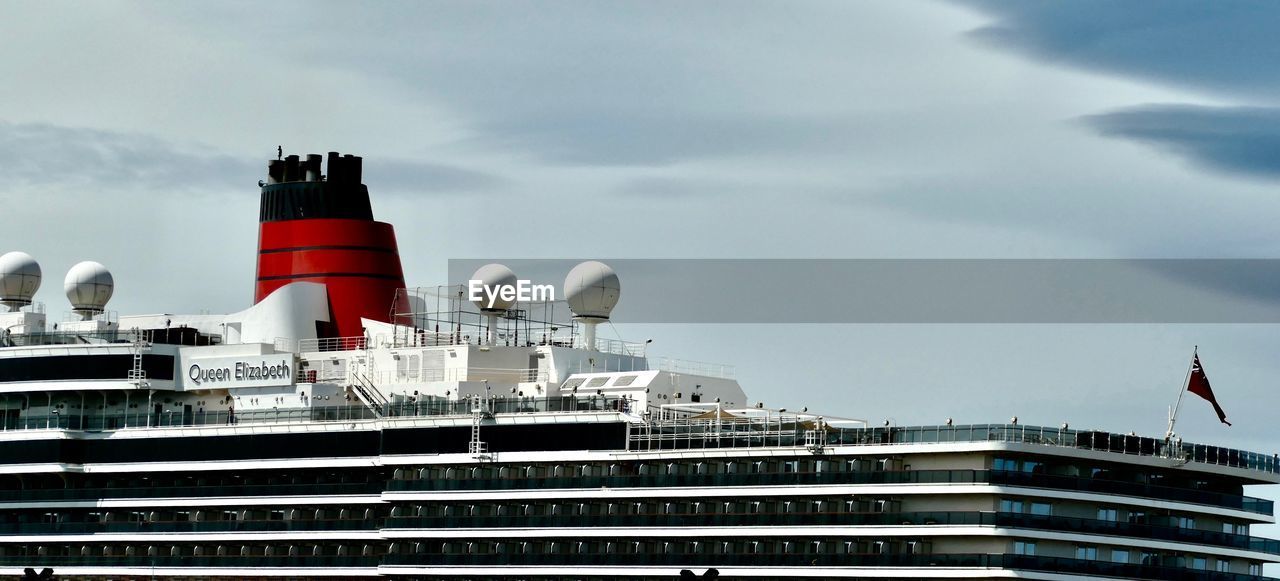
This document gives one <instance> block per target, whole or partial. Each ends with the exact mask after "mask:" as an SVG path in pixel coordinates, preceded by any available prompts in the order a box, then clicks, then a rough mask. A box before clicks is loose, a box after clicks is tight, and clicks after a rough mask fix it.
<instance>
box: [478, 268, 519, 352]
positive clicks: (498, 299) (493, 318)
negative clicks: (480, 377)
mask: <svg viewBox="0 0 1280 581" xmlns="http://www.w3.org/2000/svg"><path fill="white" fill-rule="evenodd" d="M471 280H474V281H479V282H480V285H481V287H482V288H481V293H480V299H479V300H476V301H472V304H474V305H475V306H476V308H478V309H480V312H481V313H484V318H485V322H486V324H487V326H488V331H487V332H486V334H485V344H486V345H490V346H492V345H497V344H498V315H501V314H502V313H505V312H507V311H508V310H509V309H511V307H514V306H515V305H516V302H515V300H513V299H512V298H510V296H509V295H508V296H507V297H504V296H503V295H504V292H503V291H505V290H506V289H514V288H515V287H516V283H517V282H519V281H518V280H517V279H516V273H514V272H512V271H511V269H510V268H507V266H506V265H504V264H497V263H493V264H486V265H484V266H481V267H480V268H478V269H476V272H475V274H472V275H471Z"/></svg>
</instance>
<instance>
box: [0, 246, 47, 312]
mask: <svg viewBox="0 0 1280 581" xmlns="http://www.w3.org/2000/svg"><path fill="white" fill-rule="evenodd" d="M40 280H41V274H40V263H38V262H36V259H34V258H32V257H31V255H30V254H27V253H26V252H16V251H15V252H9V253H6V254H5V255H4V256H0V302H4V303H6V304H11V305H29V304H31V299H32V297H34V296H35V295H36V291H37V290H40Z"/></svg>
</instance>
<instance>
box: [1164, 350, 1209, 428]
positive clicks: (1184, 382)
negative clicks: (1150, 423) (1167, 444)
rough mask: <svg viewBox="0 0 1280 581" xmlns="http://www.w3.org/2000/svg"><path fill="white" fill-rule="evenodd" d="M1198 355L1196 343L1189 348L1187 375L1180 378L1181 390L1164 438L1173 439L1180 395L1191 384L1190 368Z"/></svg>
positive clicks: (1180, 402)
mask: <svg viewBox="0 0 1280 581" xmlns="http://www.w3.org/2000/svg"><path fill="white" fill-rule="evenodd" d="M1199 356H1200V346H1199V345H1196V346H1194V347H1193V348H1192V350H1191V363H1188V364H1187V376H1186V377H1185V378H1183V380H1182V391H1179V392H1178V402H1177V403H1175V404H1173V413H1171V414H1169V430H1168V431H1166V432H1165V435H1164V437H1165V439H1173V424H1174V422H1176V421H1178V408H1180V407H1182V396H1183V395H1185V394H1186V393H1187V386H1188V385H1190V384H1191V368H1192V367H1195V364H1196V357H1199Z"/></svg>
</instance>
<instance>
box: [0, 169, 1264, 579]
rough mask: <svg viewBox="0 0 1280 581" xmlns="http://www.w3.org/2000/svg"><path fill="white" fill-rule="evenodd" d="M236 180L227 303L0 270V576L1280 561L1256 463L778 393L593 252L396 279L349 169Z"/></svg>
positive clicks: (987, 570)
mask: <svg viewBox="0 0 1280 581" xmlns="http://www.w3.org/2000/svg"><path fill="white" fill-rule="evenodd" d="M326 157H327V159H326ZM259 185H260V187H261V210H260V213H259V223H260V224H259V241H258V256H257V275H256V281H255V284H254V300H253V302H252V304H248V301H246V307H247V308H246V309H245V310H243V311H241V312H238V313H233V314H228V315H210V314H198V315H183V314H158V315H121V314H117V313H115V312H114V311H112V310H110V309H109V308H108V307H109V301H110V299H111V297H112V295H113V294H114V293H115V283H114V279H113V277H112V276H111V273H110V272H109V270H108V269H107V268H106V267H104V266H103V265H101V264H98V263H95V262H82V263H79V264H76V265H75V266H73V267H71V268H70V269H69V271H68V272H67V274H66V277H65V280H64V290H65V291H66V295H67V297H68V299H69V305H68V307H67V308H66V311H67V312H68V316H66V317H63V318H62V320H58V321H53V320H50V317H48V316H47V314H46V310H45V308H44V307H43V306H42V305H41V303H38V302H35V301H34V297H35V294H36V291H37V289H38V288H39V287H40V284H41V281H42V274H41V269H40V266H39V264H38V263H37V261H36V260H35V259H34V258H32V257H31V256H29V255H27V254H24V253H22V252H18V251H16V250H15V251H13V252H9V253H8V254H5V255H4V256H3V257H2V258H0V301H2V302H3V304H4V306H5V307H6V308H4V309H3V310H4V311H5V312H3V313H0V330H2V332H0V406H2V407H0V409H3V422H0V423H2V426H0V428H2V429H0V483H2V484H0V576H7V577H8V578H22V577H23V576H24V575H25V576H27V577H28V578H36V577H40V576H41V575H43V576H44V578H52V579H63V580H65V579H78V580H80V579H83V580H89V579H93V580H122V579H225V578H252V579H358V578H374V577H378V578H394V579H420V580H426V579H442V580H443V579H449V580H460V579H499V578H500V579H530V580H533V579H580V580H587V579H592V580H605V579H608V580H624V579H632V580H638V579H679V578H682V577H683V578H690V577H692V578H716V577H718V578H722V579H734V578H741V579H747V578H773V579H838V578H847V579H922V578H946V579H1003V578H1020V579H1041V580H1054V581H1067V580H1074V579H1096V578H1124V579H1162V580H1196V581H1199V580H1204V581H1218V580H1221V581H1242V580H1246V579H1265V577H1263V570H1262V569H1263V566H1264V564H1267V563H1274V562H1277V561H1280V541H1275V540H1271V539H1266V538H1260V537H1258V536H1254V535H1253V534H1252V532H1251V531H1252V527H1253V526H1255V525H1259V524H1265V523H1273V522H1274V506H1273V504H1272V502H1271V501H1268V500H1264V499H1260V498H1254V497H1250V496H1247V495H1245V489H1244V487H1245V486H1250V485H1268V484H1276V483H1280V459H1278V458H1277V456H1275V455H1273V454H1262V453H1252V452H1246V451H1240V450H1234V449H1227V448H1221V447H1217V446H1213V445H1206V444H1193V443H1189V442H1183V441H1181V440H1180V439H1178V438H1177V437H1175V436H1173V435H1172V434H1170V435H1168V436H1160V437H1142V436H1139V435H1135V434H1118V433H1107V432H1104V431H1093V430H1085V429H1079V428H1078V427H1077V428H1073V427H1070V426H1068V425H1065V424H1064V425H1061V426H1045V427H1042V426H1029V425H1024V424H1021V423H1018V422H1017V421H1016V419H1015V420H1012V421H1011V422H1010V423H1003V424H982V425H955V424H953V423H952V422H951V421H947V422H945V423H944V424H942V425H930V426H895V425H884V426H881V425H874V426H873V425H868V424H867V423H866V422H863V421H859V420H855V419H849V418H840V417H835V416H834V415H829V414H822V413H816V412H812V411H809V410H786V409H770V408H767V407H765V406H763V405H762V404H760V403H759V402H757V401H755V400H752V399H751V398H750V397H749V396H747V394H746V393H745V392H744V391H743V389H742V388H741V387H740V385H739V383H738V382H737V380H736V378H735V376H734V372H733V369H732V368H731V367H728V366H723V365H711V364H704V363H695V362H689V361H681V360H672V359H659V358H656V357H650V356H649V355H648V354H647V353H646V348H647V346H648V345H647V342H626V341H620V340H614V339H606V338H604V337H602V336H598V335H597V333H596V327H597V326H598V325H600V324H602V323H605V322H606V321H608V320H609V317H610V315H611V313H612V312H613V308H614V306H615V305H616V304H617V303H618V302H619V300H621V299H622V288H621V284H620V281H619V278H618V276H617V274H616V273H614V272H613V271H612V270H611V269H610V268H609V267H608V266H607V265H605V264H603V263H600V262H595V261H588V262H584V263H582V264H580V265H578V266H577V267H574V268H573V269H572V270H571V271H569V272H567V273H565V276H566V279H565V281H564V284H563V285H561V286H560V289H561V291H560V292H558V293H543V296H537V294H538V293H522V292H491V289H505V288H510V287H511V286H512V285H516V286H519V282H518V279H517V278H516V276H515V274H514V273H513V272H512V271H511V270H510V269H508V268H507V267H505V266H502V265H499V264H491V265H487V266H485V267H483V268H481V269H480V270H479V271H478V272H476V274H475V275H474V278H473V279H470V280H468V281H450V282H451V283H452V284H446V285H442V286H433V287H409V286H407V285H406V284H405V281H404V273H403V272H402V269H401V263H400V259H399V254H398V249H397V245H396V237H395V232H394V230H393V228H392V226H391V225H389V224H387V223H385V222H378V221H375V219H374V217H373V211H372V206H371V203H370V196H369V190H368V188H367V187H366V186H365V185H364V183H363V179H362V164H361V158H359V157H356V156H352V155H340V154H338V153H329V154H328V155H327V156H322V155H314V154H313V155H307V156H305V157H301V156H288V157H283V156H278V157H277V159H274V160H271V161H269V162H268V168H267V177H266V179H264V180H262V181H261V182H260V183H259ZM246 282H247V281H246ZM555 282H559V281H555ZM246 286H247V285H246ZM123 288H124V287H122V289H123ZM476 288H480V289H484V292H483V293H482V294H481V295H479V296H477V295H476V294H475V292H472V291H474V290H475V289H476ZM553 290H554V289H553ZM525 294H528V295H530V296H528V297H525V296H523V295H525ZM547 295H551V296H547ZM473 299H475V300H473Z"/></svg>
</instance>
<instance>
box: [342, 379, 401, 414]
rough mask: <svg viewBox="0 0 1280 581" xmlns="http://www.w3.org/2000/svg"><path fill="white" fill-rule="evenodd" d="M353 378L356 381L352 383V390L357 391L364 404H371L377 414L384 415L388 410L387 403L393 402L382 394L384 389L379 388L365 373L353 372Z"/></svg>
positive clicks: (370, 407) (370, 406)
mask: <svg viewBox="0 0 1280 581" xmlns="http://www.w3.org/2000/svg"><path fill="white" fill-rule="evenodd" d="M352 378H353V379H355V381H354V382H353V383H352V384H351V391H354V392H356V397H357V398H360V401H361V402H363V403H364V405H366V406H369V409H371V410H373V414H374V415H375V416H377V417H380V418H381V417H383V416H384V414H385V413H386V410H387V404H389V403H391V402H389V401H388V400H387V398H386V397H385V396H383V395H382V391H381V390H379V389H378V386H376V385H374V384H373V382H372V381H370V380H369V378H368V377H365V375H364V374H363V373H359V372H357V373H353V374H352Z"/></svg>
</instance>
